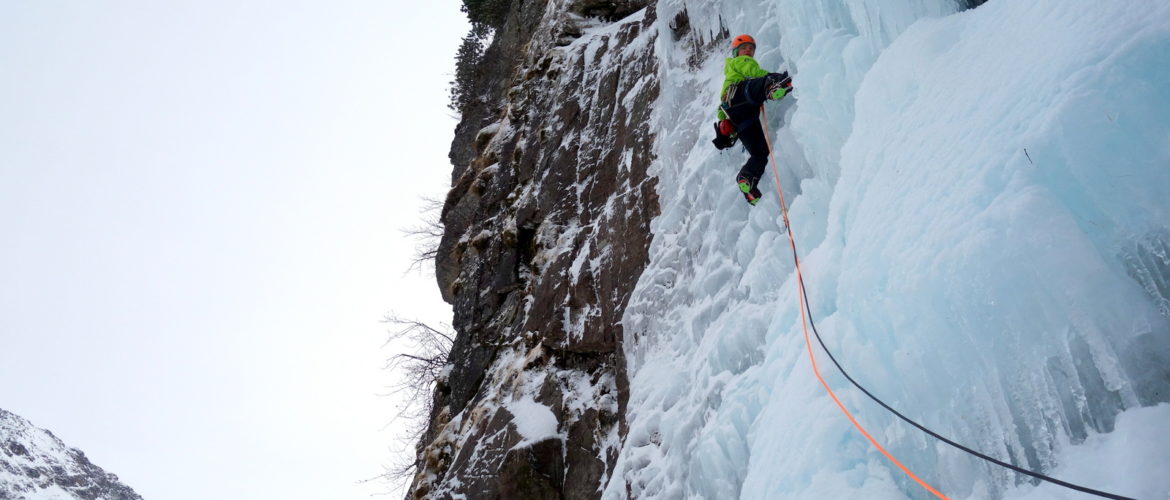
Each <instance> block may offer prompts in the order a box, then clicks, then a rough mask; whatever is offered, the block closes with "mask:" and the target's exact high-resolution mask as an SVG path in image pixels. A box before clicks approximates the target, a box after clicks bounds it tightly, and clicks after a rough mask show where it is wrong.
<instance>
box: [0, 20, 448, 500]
mask: <svg viewBox="0 0 1170 500" xmlns="http://www.w3.org/2000/svg"><path fill="white" fill-rule="evenodd" d="M459 5H460V3H459V2H458V0H446V1H441V2H414V1H409V2H408V1H403V0H389V1H387V0H337V1H332V0H331V1H325V0H316V1H296V0H249V1H246V2H238V1H230V0H167V1H161V2H160V1H154V0H135V1H129V0H105V1H101V2H94V1H88V0H38V1H19V0H0V74H2V77H0V408H4V409H7V410H10V411H12V412H15V413H17V414H19V415H21V416H24V417H25V418H28V419H29V420H31V421H32V422H33V423H34V424H35V425H37V426H39V427H43V428H47V429H49V430H51V431H53V432H54V433H55V434H57V436H58V437H60V438H61V439H62V440H64V441H65V442H66V444H68V445H70V446H74V447H77V448H80V449H81V450H83V451H85V452H86V454H87V455H88V456H89V457H90V459H91V460H93V461H94V463H96V464H98V465H99V466H101V467H103V468H105V469H106V470H108V471H110V472H113V473H115V474H118V475H119V476H120V477H121V478H122V480H123V481H124V482H125V483H126V484H128V485H130V486H131V487H133V488H134V489H135V490H137V491H138V492H139V493H140V494H142V495H143V496H144V497H146V498H148V499H199V500H206V499H210V498H215V499H359V498H368V496H369V495H370V494H373V493H378V492H380V491H385V489H386V486H385V485H383V484H378V483H374V484H358V481H359V480H361V479H364V478H369V477H372V476H376V475H377V474H379V473H380V472H381V470H382V469H381V467H382V466H383V465H385V464H388V463H389V462H390V460H391V452H390V448H391V447H392V446H394V444H395V442H394V436H395V429H393V428H385V426H386V424H387V423H388V422H389V420H390V417H391V415H392V413H393V404H392V401H390V400H389V399H387V398H384V397H379V396H377V394H378V393H380V392H383V388H384V387H385V386H387V385H389V384H390V383H391V374H390V373H388V372H385V371H383V370H382V369H381V367H382V365H383V362H384V360H385V359H386V358H387V357H389V356H390V355H391V354H393V350H392V349H389V348H383V347H382V345H383V343H384V341H385V339H386V333H385V332H386V329H387V327H386V326H385V325H383V324H381V323H380V320H381V318H382V317H383V315H385V314H386V313H389V312H391V311H398V312H399V313H401V314H402V315H406V316H413V317H417V318H419V319H423V320H426V321H430V322H449V321H450V314H451V312H450V307H449V306H447V305H446V304H444V303H443V302H442V301H441V300H440V299H439V297H438V292H437V289H436V286H435V285H434V280H433V278H432V276H431V275H429V274H424V275H419V274H418V273H410V274H404V273H405V271H406V268H407V266H408V265H409V261H410V256H411V253H412V250H413V243H412V242H411V241H408V240H406V239H405V238H404V237H403V236H402V234H401V233H400V232H399V229H400V228H403V227H406V226H411V225H413V224H415V222H416V220H417V218H418V210H419V206H420V205H421V203H420V201H419V196H421V195H429V196H432V197H441V196H443V195H444V194H445V192H446V188H447V186H448V185H449V176H450V171H451V167H450V165H449V164H448V161H447V150H448V147H449V143H450V140H451V136H452V131H453V128H454V125H455V120H454V118H453V117H452V116H451V115H450V113H449V112H448V110H447V109H446V107H445V104H446V87H447V82H448V81H449V80H450V78H451V76H450V74H451V72H452V71H453V69H452V68H453V57H454V53H455V49H456V47H457V46H458V44H459V41H460V38H461V37H462V35H463V34H464V33H465V32H466V30H467V26H466V24H465V21H464V19H463V16H462V14H461V13H460V12H459Z"/></svg>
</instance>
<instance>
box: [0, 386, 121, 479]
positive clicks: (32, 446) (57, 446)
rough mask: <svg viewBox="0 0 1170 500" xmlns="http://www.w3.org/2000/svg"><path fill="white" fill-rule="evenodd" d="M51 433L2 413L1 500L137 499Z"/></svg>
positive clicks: (0, 443) (11, 414)
mask: <svg viewBox="0 0 1170 500" xmlns="http://www.w3.org/2000/svg"><path fill="white" fill-rule="evenodd" d="M141 498H142V497H140V496H138V494H137V493H134V490H132V489H130V487H128V486H126V485H123V484H121V483H119V482H118V476H115V475H113V474H109V473H107V472H105V471H103V470H102V469H101V468H100V467H98V466H96V465H94V464H92V463H90V461H89V459H87V458H86V457H85V454H84V453H82V452H81V451H79V450H77V449H76V448H70V447H68V446H66V445H65V443H62V442H61V440H60V439H57V437H56V436H54V435H53V433H51V432H49V431H46V430H44V429H39V428H37V427H34V426H33V425H32V424H31V423H29V421H27V420H25V419H23V418H21V417H19V416H17V415H15V414H13V413H10V412H7V411H4V410H2V409H0V499H5V500H9V499H11V500H16V499H22V500H23V499H30V500H31V499H36V500H74V499H84V500H98V499H102V500H134V499H141Z"/></svg>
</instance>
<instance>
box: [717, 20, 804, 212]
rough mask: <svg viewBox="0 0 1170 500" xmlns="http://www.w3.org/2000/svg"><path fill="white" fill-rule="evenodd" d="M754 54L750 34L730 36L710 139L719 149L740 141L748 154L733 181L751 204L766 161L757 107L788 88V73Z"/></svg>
mask: <svg viewBox="0 0 1170 500" xmlns="http://www.w3.org/2000/svg"><path fill="white" fill-rule="evenodd" d="M755 54H756V41H755V40H754V39H753V38H752V37H750V36H748V35H739V36H737V37H735V38H734V39H732V40H731V57H729V58H727V59H726V60H725V61H724V63H723V90H722V92H721V93H720V94H719V98H720V100H722V103H720V105H719V112H718V118H719V122H718V123H716V124H715V141H714V142H715V147H717V148H719V149H724V148H729V147H731V146H734V145H735V141H736V139H737V138H738V139H739V140H741V141H743V147H744V149H747V151H748V154H749V155H751V156H750V157H749V158H748V160H747V162H746V163H744V164H743V168H741V169H740V170H739V174H737V175H736V176H735V183H736V184H737V185H738V186H739V190H740V191H742V192H743V196H744V198H746V199H747V202H748V203H751V204H752V205H755V204H756V203H759V201H760V197H761V194H760V190H759V188H758V187H757V185H758V184H759V182H760V177H761V176H763V175H764V168H765V167H767V165H768V142H767V140H766V139H765V138H764V129H763V127H762V125H761V124H760V108H761V106H762V105H763V104H764V101H765V99H771V100H778V99H782V98H783V97H784V96H785V95H787V94H788V93H790V92H792V79H791V78H789V77H788V73H787V72H785V73H770V72H768V71H766V70H763V69H760V64H759V63H757V62H756V60H755V59H753V58H752V56H754V55H755Z"/></svg>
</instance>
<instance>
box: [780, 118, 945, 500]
mask: <svg viewBox="0 0 1170 500" xmlns="http://www.w3.org/2000/svg"><path fill="white" fill-rule="evenodd" d="M760 113H762V114H763V117H762V118H761V120H760V123H761V124H763V126H764V140H765V142H767V144H768V157H769V158H770V159H771V160H772V176H773V177H774V178H775V180H776V195H777V196H779V197H780V213H781V214H782V215H783V217H784V229H785V230H786V231H785V232H787V233H788V244H789V246H790V247H792V261H793V262H794V263H795V264H796V280H797V284H798V285H800V286H799V287H798V290H797V292H796V296H797V297H798V298H799V300H800V326H801V328H803V329H804V345H805V346H806V347H807V348H808V359H809V361H812V369H813V374H815V375H816V376H817V380H819V381H820V382H821V385H822V386H824V387H825V391H827V392H828V393H829V397H831V398H833V402H834V403H837V408H840V409H841V412H842V413H844V414H845V416H846V417H848V418H849V422H851V423H852V424H853V426H854V427H856V428H857V430H858V431H860V432H861V435H863V436H865V439H868V440H869V442H870V444H872V445H873V447H874V448H877V450H878V451H880V452H881V453H882V455H885V457H886V458H887V459H889V460H890V462H893V463H894V465H897V466H898V468H899V469H902V472H905V473H906V475H907V476H910V479H913V480H914V481H915V482H917V483H918V484H920V485H922V487H923V488H926V491H929V492H931V493H933V494H934V495H935V496H937V497H939V498H942V499H945V500H950V499H948V498H947V496H946V495H943V494H942V493H939V492H938V490H936V489H934V487H932V486H931V485H929V484H927V482H926V481H923V480H922V478H920V477H918V476H917V475H915V474H914V473H913V472H911V471H910V469H909V468H907V467H906V466H905V465H902V462H899V461H898V459H897V458H894V456H893V455H891V454H890V452H888V451H886V449H885V448H883V447H882V445H881V444H878V442H877V440H876V439H874V438H873V436H871V435H870V434H869V432H867V431H866V430H865V428H864V427H862V426H861V424H859V423H858V422H857V419H856V418H854V417H853V414H852V413H849V410H847V409H846V408H845V405H844V404H843V403H841V400H840V399H837V395H836V394H834V393H833V390H832V389H830V388H829V384H828V383H827V382H825V379H824V377H821V371H820V369H818V368H817V358H816V356H814V355H813V348H812V342H811V341H810V340H809V336H808V320H807V319H805V310H806V308H805V301H806V300H807V298H806V297H805V295H804V294H805V291H804V275H803V273H801V272H800V257H799V256H798V255H797V253H796V238H795V237H793V236H792V226H791V225H790V224H789V223H788V204H787V203H786V202H785V201H784V190H783V189H781V187H780V174H779V168H780V167H779V165H778V164H777V163H776V155H775V154H773V152H772V138H771V132H769V131H768V113H767V112H766V111H764V106H763V105H760Z"/></svg>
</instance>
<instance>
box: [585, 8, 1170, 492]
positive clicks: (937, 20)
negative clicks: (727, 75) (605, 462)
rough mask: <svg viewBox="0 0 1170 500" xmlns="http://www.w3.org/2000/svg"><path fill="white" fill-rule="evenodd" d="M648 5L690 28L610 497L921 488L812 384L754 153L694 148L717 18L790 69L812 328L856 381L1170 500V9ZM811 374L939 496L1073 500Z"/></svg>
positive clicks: (1056, 461) (798, 226)
mask: <svg viewBox="0 0 1170 500" xmlns="http://www.w3.org/2000/svg"><path fill="white" fill-rule="evenodd" d="M658 9H659V18H660V20H661V21H660V23H661V24H662V27H661V29H663V30H667V29H672V28H673V29H674V30H675V31H676V32H677V31H680V30H679V24H680V23H679V19H680V17H679V16H678V15H677V14H679V13H681V12H684V11H685V12H686V14H685V17H686V18H687V20H688V23H687V24H688V25H689V31H688V33H687V34H684V35H681V36H678V35H676V36H675V37H666V36H661V37H659V38H658V46H657V48H656V50H657V51H658V52H659V57H660V58H661V59H662V60H663V61H664V66H663V68H662V69H661V70H660V71H661V74H660V75H659V76H660V78H661V79H662V80H663V81H664V82H670V83H671V85H664V86H663V91H662V95H661V97H660V98H659V103H658V108H657V111H656V113H655V118H654V123H652V126H653V127H654V128H655V129H656V130H657V131H658V133H659V134H660V135H659V138H658V146H657V154H658V160H657V162H656V164H655V165H654V166H653V167H652V169H653V173H655V174H656V175H657V176H658V177H659V181H660V183H659V194H660V197H661V203H662V214H661V216H659V217H658V218H657V219H655V221H654V223H653V224H652V227H651V230H652V232H653V233H654V241H653V243H652V246H651V252H650V256H651V263H650V266H649V267H648V268H647V271H646V272H645V273H644V274H643V275H642V276H641V278H640V280H639V282H638V285H637V288H636V290H635V292H634V295H633V297H632V299H631V302H630V306H629V307H628V309H627V310H626V315H625V318H624V324H625V327H626V342H625V349H626V354H627V358H628V363H629V366H628V369H629V373H630V401H629V410H628V414H627V421H628V424H629V432H628V435H627V438H626V440H625V443H624V445H623V448H622V451H621V455H620V457H619V461H618V465H617V471H616V472H615V475H614V480H612V481H611V482H610V483H609V485H608V488H607V489H606V492H605V494H606V497H607V498H623V497H627V496H633V497H637V498H734V497H739V498H905V497H910V498H925V497H927V496H928V494H927V493H926V492H924V491H923V490H922V489H921V488H919V487H918V486H917V485H915V484H913V483H911V482H910V481H909V480H908V479H907V478H905V477H904V476H903V475H902V474H901V472H900V471H898V470H897V469H895V468H893V467H892V466H891V465H889V464H888V463H887V462H886V461H885V459H884V458H882V457H881V456H880V455H879V454H877V452H876V451H875V450H873V449H872V448H871V447H870V445H869V444H868V443H867V442H866V441H865V440H864V439H863V438H862V437H861V436H860V435H859V434H858V433H857V432H856V431H855V430H854V429H853V427H852V426H851V425H850V424H849V423H848V421H847V420H846V419H845V418H844V417H843V416H842V415H841V414H840V413H839V412H838V410H837V409H836V407H835V406H834V405H833V403H832V402H831V400H830V399H829V398H828V397H827V395H826V394H825V393H824V390H823V389H822V388H821V387H820V385H819V384H818V383H817V382H816V380H815V379H814V378H813V375H812V373H811V369H810V366H809V361H808V358H807V354H806V352H805V344H804V340H803V334H802V333H801V327H800V315H799V311H798V309H797V305H798V303H797V299H796V296H795V295H794V292H795V290H794V280H793V265H792V259H791V256H790V254H789V253H788V248H787V247H788V244H787V239H786V238H787V237H786V236H785V235H784V228H783V225H782V222H781V221H780V218H779V207H778V202H777V200H776V199H775V198H769V199H766V200H765V201H764V202H762V203H761V204H760V205H759V206H757V207H755V208H751V207H749V206H748V205H747V204H746V203H744V201H743V199H742V197H741V195H740V194H739V193H738V192H737V191H736V190H735V189H734V186H733V176H734V174H735V172H736V171H737V170H738V168H739V165H740V164H741V163H742V161H743V160H744V159H745V154H744V153H742V152H741V151H738V150H729V152H725V153H723V154H720V153H718V152H716V151H715V150H714V148H712V147H711V145H710V143H709V140H710V137H709V135H710V132H709V131H710V128H711V127H710V122H711V121H712V120H713V114H714V105H715V104H716V102H717V100H718V97H717V95H716V93H717V92H718V88H719V82H720V80H721V78H722V75H721V67H722V57H723V47H724V43H725V42H723V41H722V40H720V37H719V36H718V33H719V32H720V31H721V30H722V29H723V28H726V30H727V31H729V32H731V34H732V35H735V34H738V33H751V34H752V35H753V36H755V37H756V39H757V40H758V41H759V44H760V47H759V50H758V52H757V59H759V61H760V62H761V65H762V66H763V67H765V68H768V69H787V70H789V71H791V72H792V73H793V74H794V82H795V85H796V87H797V89H798V90H797V92H796V95H795V97H794V98H790V99H786V100H785V101H781V102H780V103H774V104H771V105H769V107H768V118H769V120H768V124H769V127H770V128H771V130H772V136H773V139H774V144H775V147H776V151H777V159H778V160H779V162H780V164H781V169H780V174H781V181H782V183H783V185H784V189H785V190H786V192H785V196H786V197H787V199H788V200H789V202H790V203H791V205H792V206H791V220H792V223H793V227H794V235H795V237H796V240H797V243H798V248H799V251H800V253H801V257H802V263H803V268H804V272H805V279H806V283H807V286H808V292H809V294H810V301H811V304H812V312H813V314H814V316H815V319H816V323H817V326H818V327H819V330H820V332H821V334H822V335H823V336H824V337H825V341H826V343H827V344H828V346H829V348H830V349H832V350H833V351H834V354H835V355H836V356H837V358H838V359H839V360H840V361H841V362H842V364H843V365H844V366H845V367H846V368H847V369H849V370H850V373H851V374H852V375H853V376H854V378H856V379H858V380H859V381H860V382H861V383H863V384H865V385H866V386H867V388H868V389H870V390H871V391H872V392H873V393H875V394H877V395H879V396H880V397H882V398H883V399H885V400H886V401H887V402H888V403H890V404H891V405H892V406H894V407H896V408H899V409H900V410H902V411H903V413H905V414H907V415H908V416H910V417H911V418H914V419H916V420H918V421H919V422H921V423H923V424H925V425H927V426H929V427H931V428H933V429H935V430H936V431H938V432H940V433H942V434H944V435H947V436H950V437H952V438H953V439H955V440H957V441H959V442H962V443H964V444H967V445H968V446H971V447H974V448H976V449H979V450H981V451H983V452H985V453H988V454H990V455H993V456H996V457H999V458H1001V459H1004V460H1009V461H1011V462H1014V463H1017V464H1019V465H1021V466H1025V467H1028V468H1031V469H1035V470H1043V471H1049V472H1052V473H1053V474H1060V473H1066V474H1067V473H1075V472H1078V471H1079V473H1080V474H1082V475H1083V476H1084V477H1083V479H1085V480H1090V481H1092V484H1086V486H1090V487H1094V488H1100V489H1106V490H1109V491H1111V492H1114V493H1118V494H1124V495H1130V496H1136V497H1138V498H1151V497H1152V498H1165V497H1166V496H1167V494H1168V493H1170V480H1168V479H1163V478H1162V476H1165V474H1164V471H1165V470H1166V467H1167V466H1170V456H1168V455H1170V452H1167V451H1165V450H1170V439H1168V438H1167V437H1166V432H1165V431H1166V430H1167V427H1170V423H1168V422H1167V420H1166V419H1165V418H1161V417H1165V416H1167V415H1170V411H1168V408H1170V407H1167V406H1166V405H1161V406H1156V405H1158V404H1159V403H1163V402H1166V401H1168V400H1170V321H1168V319H1167V315H1168V313H1170V257H1168V252H1167V250H1168V246H1170V216H1168V215H1170V214H1168V213H1167V211H1168V210H1170V203H1168V202H1167V201H1166V193H1170V4H1167V3H1165V2H1160V1H1156V0H1138V1H1131V2H1094V3H1090V2H1086V1H1074V2H1058V1H1055V0H1037V1H1032V2H1013V1H1007V0H992V1H990V2H988V3H986V4H984V5H982V6H980V7H979V8H977V9H974V10H970V11H964V12H956V11H957V7H956V6H955V5H953V4H952V3H951V2H945V1H941V0H939V1H927V0H921V1H914V0H896V1H881V2H878V1H876V0H874V1H853V0H832V1H820V0H781V1H764V0H754V1H748V2H730V1H727V2H694V1H684V0H662V1H661V2H659V6H658ZM668 23H672V24H668ZM704 56H708V57H704ZM761 189H763V190H765V192H767V191H768V190H770V189H774V185H773V183H772V182H771V181H770V180H765V181H764V182H763V184H762V186H761ZM817 355H818V359H819V361H820V365H821V367H822V370H823V371H824V372H825V373H826V376H827V378H828V381H829V384H830V385H831V387H832V388H833V389H834V390H835V391H836V392H837V393H838V395H839V396H841V397H842V400H843V402H844V403H845V405H846V406H848V407H849V408H850V409H851V411H853V412H854V413H855V414H856V415H857V417H858V418H859V420H860V421H861V422H862V423H863V424H864V425H866V426H867V428H868V429H869V430H870V431H871V432H872V433H873V434H874V435H875V436H876V437H877V438H878V439H879V440H880V441H882V442H883V443H884V444H885V445H886V446H887V448H888V449H890V451H891V452H892V453H894V455H896V456H897V457H899V458H900V459H901V460H902V461H903V462H904V463H906V464H907V465H908V466H909V467H910V468H912V469H913V470H915V472H916V473H917V474H919V475H920V476H922V477H923V478H924V479H926V480H927V481H929V482H931V483H932V484H934V485H935V486H936V487H938V488H940V489H941V490H942V491H943V492H944V493H946V494H947V495H948V496H950V497H951V498H988V497H992V498H996V497H1016V496H1021V495H1032V496H1036V495H1039V497H1043V498H1080V497H1081V496H1079V494H1074V493H1071V492H1068V491H1066V490H1060V489H1052V488H1049V487H1048V486H1045V487H1043V488H1039V489H1034V488H1033V486H1032V485H1031V484H1030V483H1028V482H1027V481H1024V479H1023V478H1020V477H1019V476H1017V475H1015V474H1010V473H1007V472H1005V471H1003V470H1000V469H998V468H994V467H991V466H987V465H985V464H983V463H982V462H980V461H977V460H975V459H972V458H970V457H968V456H966V455H964V454H962V453H960V452H958V451H956V450H953V449H950V448H947V447H945V446H943V445H940V444H938V443H937V442H935V441H933V440H932V439H930V438H928V437H926V436H924V435H922V434H921V433H920V432H918V431H917V430H916V429H913V428H912V427H910V426H908V425H906V424H904V423H902V422H900V421H897V420H895V419H894V417H893V416H891V415H889V414H887V413H886V412H885V411H884V410H882V409H881V408H880V407H878V406H877V405H876V404H873V403H872V402H870V401H868V400H867V399H866V398H865V396H864V395H863V394H861V393H860V392H859V391H857V390H855V389H853V388H851V386H849V385H848V382H847V381H846V380H845V379H844V378H843V377H841V376H840V375H839V374H838V373H836V372H835V371H834V370H833V369H832V368H831V365H830V364H829V363H828V360H827V357H825V355H824V353H823V352H821V351H819V349H818V350H817ZM1118 422H1124V423H1125V425H1124V426H1121V425H1120V424H1119V423H1118ZM1159 422H1161V423H1159ZM1122 427H1124V428H1122ZM1115 428H1116V430H1117V432H1114V431H1115ZM1123 431H1124V432H1123ZM1111 433H1112V434H1111ZM1115 436H1123V438H1116V439H1114V438H1113V437H1115ZM1126 440H1129V441H1126ZM1126 442H1141V443H1142V444H1143V446H1136V445H1133V446H1126V444H1125V443H1126ZM1090 445H1091V446H1090ZM1126 448H1129V449H1130V451H1131V453H1125V452H1124V451H1117V450H1125V449H1126ZM1093 450H1112V451H1110V452H1109V453H1105V452H1102V453H1101V455H1100V456H1099V458H1100V461H1099V462H1097V463H1096V464H1094V460H1093V459H1094V458H1095V456H1094V452H1093ZM1086 471H1091V472H1092V473H1091V474H1086ZM1064 479H1066V480H1072V481H1074V482H1076V480H1077V479H1080V478H1076V477H1065V478H1064ZM1045 495H1051V496H1045Z"/></svg>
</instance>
